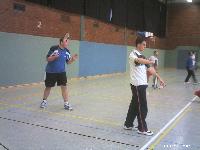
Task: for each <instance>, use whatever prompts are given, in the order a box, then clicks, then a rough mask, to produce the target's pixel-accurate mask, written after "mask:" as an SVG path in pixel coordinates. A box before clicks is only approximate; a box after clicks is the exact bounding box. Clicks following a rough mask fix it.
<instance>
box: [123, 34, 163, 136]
mask: <svg viewBox="0 0 200 150" xmlns="http://www.w3.org/2000/svg"><path fill="white" fill-rule="evenodd" d="M145 47H146V41H145V39H144V38H143V37H137V39H136V49H135V50H133V51H132V52H131V53H130V55H129V63H130V79H131V80H130V83H131V91H132V100H131V103H130V105H129V110H128V113H127V117H126V121H125V123H124V129H126V130H132V129H133V128H135V129H136V128H137V132H138V133H139V134H144V135H149V136H150V135H153V132H152V131H149V130H148V128H147V124H146V121H145V119H146V116H147V112H148V108H147V100H146V88H147V87H148V83H147V71H149V72H150V73H151V74H155V75H156V76H157V77H158V80H159V81H160V83H161V84H163V85H164V81H163V80H162V79H161V78H160V76H159V75H158V74H157V73H156V71H155V70H154V68H153V67H150V64H153V62H152V61H150V60H147V59H146V58H145V57H144V56H143V55H142V54H141V53H140V52H141V51H143V50H144V49H145ZM136 116H137V120H138V127H134V125H133V122H134V120H135V118H136Z"/></svg>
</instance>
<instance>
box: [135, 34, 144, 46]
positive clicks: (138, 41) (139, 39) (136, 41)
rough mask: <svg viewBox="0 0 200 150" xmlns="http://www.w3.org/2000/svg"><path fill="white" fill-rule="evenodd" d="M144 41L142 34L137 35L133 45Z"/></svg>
mask: <svg viewBox="0 0 200 150" xmlns="http://www.w3.org/2000/svg"><path fill="white" fill-rule="evenodd" d="M144 41H146V39H145V38H144V37H142V36H138V37H137V38H136V40H135V46H136V47H137V45H138V44H141V43H142V42H144Z"/></svg>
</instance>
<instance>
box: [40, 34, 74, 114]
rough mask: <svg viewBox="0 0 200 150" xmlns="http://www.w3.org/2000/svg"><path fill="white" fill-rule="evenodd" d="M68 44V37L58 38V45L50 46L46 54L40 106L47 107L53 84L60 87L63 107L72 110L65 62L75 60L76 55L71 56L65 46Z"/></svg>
mask: <svg viewBox="0 0 200 150" xmlns="http://www.w3.org/2000/svg"><path fill="white" fill-rule="evenodd" d="M68 44H69V38H68V37H63V38H60V43H59V45H56V46H52V47H51V48H50V50H49V52H48V54H47V57H46V58H47V61H48V63H47V66H46V79H45V86H46V88H45V90H44V95H43V101H42V103H41V105H40V107H41V108H46V107H47V98H48V96H49V94H50V91H51V88H52V87H54V86H55V84H56V83H57V86H60V87H61V91H62V96H63V100H64V109H66V110H72V109H73V108H72V107H71V105H70V104H69V102H68V91H67V86H66V85H67V76H66V71H65V63H67V64H71V63H72V62H74V61H75V60H77V58H78V55H77V54H75V55H73V56H71V54H70V52H69V50H68V49H67V46H68Z"/></svg>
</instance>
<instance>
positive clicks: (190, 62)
mask: <svg viewBox="0 0 200 150" xmlns="http://www.w3.org/2000/svg"><path fill="white" fill-rule="evenodd" d="M186 69H187V73H188V74H187V77H186V78H185V84H187V83H189V79H190V77H191V76H192V79H193V81H194V84H197V83H198V82H197V79H196V76H195V63H194V58H193V53H192V52H191V51H190V52H189V53H188V58H187V61H186Z"/></svg>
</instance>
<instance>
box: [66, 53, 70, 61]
mask: <svg viewBox="0 0 200 150" xmlns="http://www.w3.org/2000/svg"><path fill="white" fill-rule="evenodd" d="M70 59H71V54H70V52H69V50H67V51H66V62H68V61H69V60H70Z"/></svg>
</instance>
